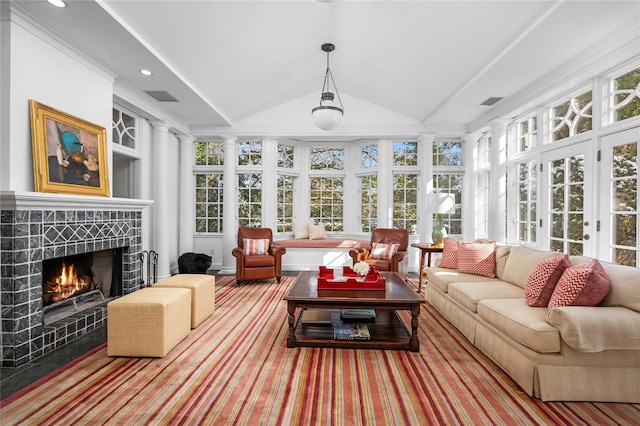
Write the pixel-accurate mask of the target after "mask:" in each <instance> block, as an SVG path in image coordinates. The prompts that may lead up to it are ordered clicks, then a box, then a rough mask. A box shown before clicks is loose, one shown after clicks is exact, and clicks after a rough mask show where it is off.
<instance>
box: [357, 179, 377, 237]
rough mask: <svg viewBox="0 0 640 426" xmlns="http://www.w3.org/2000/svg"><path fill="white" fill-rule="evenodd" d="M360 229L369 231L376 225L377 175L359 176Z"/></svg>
mask: <svg viewBox="0 0 640 426" xmlns="http://www.w3.org/2000/svg"><path fill="white" fill-rule="evenodd" d="M360 206H361V209H360V231H361V232H371V231H372V230H373V229H374V228H376V227H377V226H378V176H377V175H369V176H362V177H361V178H360Z"/></svg>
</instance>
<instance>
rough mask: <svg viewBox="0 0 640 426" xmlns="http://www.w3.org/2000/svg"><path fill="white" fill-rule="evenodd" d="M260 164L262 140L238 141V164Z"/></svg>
mask: <svg viewBox="0 0 640 426" xmlns="http://www.w3.org/2000/svg"><path fill="white" fill-rule="evenodd" d="M261 164H262V141H240V142H238V165H239V166H259V165H261Z"/></svg>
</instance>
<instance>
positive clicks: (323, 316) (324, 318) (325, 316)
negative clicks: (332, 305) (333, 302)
mask: <svg viewBox="0 0 640 426" xmlns="http://www.w3.org/2000/svg"><path fill="white" fill-rule="evenodd" d="M332 314H333V309H316V308H306V309H305V310H304V311H303V312H302V323H303V324H331V323H332V322H333V321H332Z"/></svg>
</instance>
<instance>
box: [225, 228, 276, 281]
mask: <svg viewBox="0 0 640 426" xmlns="http://www.w3.org/2000/svg"><path fill="white" fill-rule="evenodd" d="M245 239H248V240H268V241H269V249H268V251H267V252H265V253H264V254H252V253H251V254H248V253H247V250H245V245H244V242H245ZM286 251H287V249H286V248H284V247H273V232H272V231H271V229H270V228H245V227H241V228H239V229H238V247H236V248H234V249H233V251H232V252H231V253H232V254H233V255H234V256H235V258H236V280H237V281H238V283H241V282H242V281H252V280H262V279H265V278H276V280H277V281H278V282H280V279H281V278H282V255H283V254H285V253H286Z"/></svg>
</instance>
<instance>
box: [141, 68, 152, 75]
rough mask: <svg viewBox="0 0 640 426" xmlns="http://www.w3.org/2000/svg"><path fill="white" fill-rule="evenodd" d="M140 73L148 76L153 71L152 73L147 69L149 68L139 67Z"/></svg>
mask: <svg viewBox="0 0 640 426" xmlns="http://www.w3.org/2000/svg"><path fill="white" fill-rule="evenodd" d="M140 74H142V75H146V76H147V77H149V76H152V75H153V73H152V72H151V71H149V70H145V69H141V70H140Z"/></svg>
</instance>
